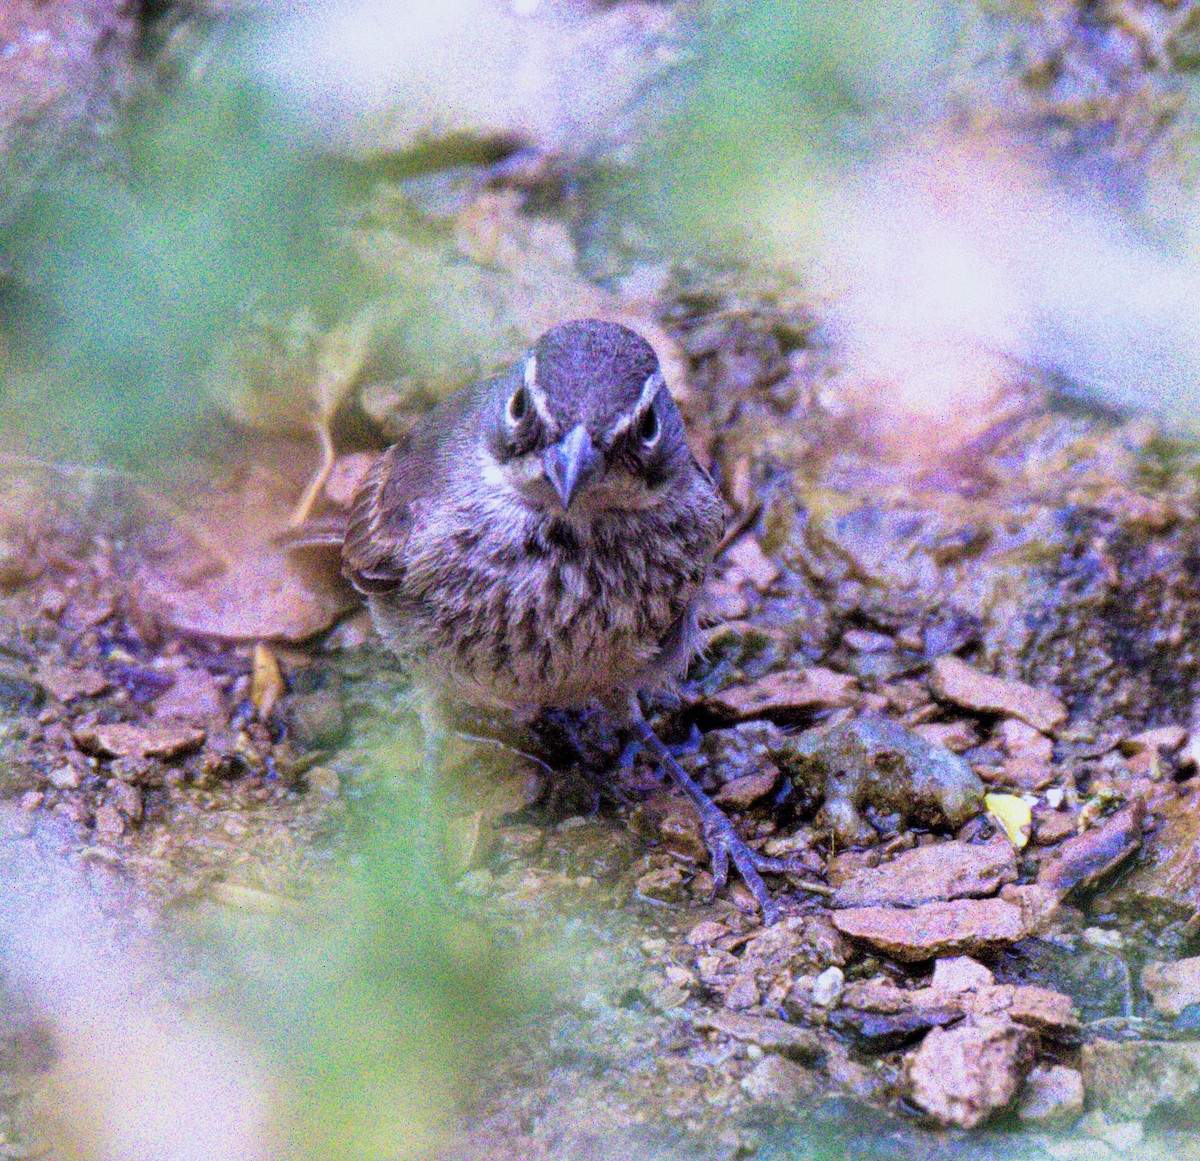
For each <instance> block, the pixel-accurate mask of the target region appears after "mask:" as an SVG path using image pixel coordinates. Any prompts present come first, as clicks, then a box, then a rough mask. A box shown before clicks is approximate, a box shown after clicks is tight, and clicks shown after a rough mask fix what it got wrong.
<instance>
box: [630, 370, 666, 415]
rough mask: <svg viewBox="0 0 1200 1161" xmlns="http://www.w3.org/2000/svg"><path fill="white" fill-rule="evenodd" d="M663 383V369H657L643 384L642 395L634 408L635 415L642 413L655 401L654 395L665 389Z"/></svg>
mask: <svg viewBox="0 0 1200 1161" xmlns="http://www.w3.org/2000/svg"><path fill="white" fill-rule="evenodd" d="M663 384H664V379H663V377H662V372H661V371H655V372H654V374H652V375H651V376H650V377H649V378H648V379H647V380H646V382H645V383H643V384H642V395H641V398H640V399H638V402H637V406H636V407H635V408H634V409H633V413H634V415H641V414H642V413H643V412H644V411H645V410H646V408H648V407H649V406H650V404H651V403H653V402H654V397H655V396H656V395H657V394H658V393H659V392H660V391H661V390H662V389H663Z"/></svg>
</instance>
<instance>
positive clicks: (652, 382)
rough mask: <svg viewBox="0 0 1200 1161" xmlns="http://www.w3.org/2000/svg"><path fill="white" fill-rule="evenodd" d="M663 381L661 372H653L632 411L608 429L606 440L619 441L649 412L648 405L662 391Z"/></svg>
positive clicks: (643, 385)
mask: <svg viewBox="0 0 1200 1161" xmlns="http://www.w3.org/2000/svg"><path fill="white" fill-rule="evenodd" d="M664 383H665V380H664V379H663V377H662V372H660V371H655V372H654V374H652V375H651V376H650V377H649V378H648V379H647V380H646V382H645V383H643V384H642V393H641V395H640V396H639V397H638V401H637V403H636V404H635V406H634V408H633V410H632V411H630V412H627V413H626V414H625V415H622V416H621V418H620V419H618V420H617V422H616V423H614V424H613V425H612V427H610V428H609V429H608V438H609V439H610V440H613V439H619V438H620V437H621V436H623V435H624V434H625V433H626V432H627V431H628V430H629V429H630V428H631V427H632V426H633V425H634V424H635V423H636V422H637V421H638V420H639V419H641V418H642V416H643V415H645V414H646V412H647V411H648V410H649V408H650V405H651V404H652V403H653V402H654V400H655V397H656V396H657V395H658V393H659V392H660V391H661V390H662V389H663V386H664Z"/></svg>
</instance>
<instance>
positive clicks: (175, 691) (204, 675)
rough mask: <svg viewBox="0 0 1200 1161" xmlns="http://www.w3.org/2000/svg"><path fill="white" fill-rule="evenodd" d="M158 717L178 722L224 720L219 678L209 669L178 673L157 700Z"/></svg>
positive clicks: (186, 668) (223, 702) (181, 670)
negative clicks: (175, 719) (174, 719)
mask: <svg viewBox="0 0 1200 1161" xmlns="http://www.w3.org/2000/svg"><path fill="white" fill-rule="evenodd" d="M154 716H155V717H156V718H178V719H179V720H181V721H183V720H189V721H196V720H205V719H208V718H220V719H222V720H223V719H224V718H225V717H226V716H227V715H226V712H225V701H224V698H223V696H222V694H221V689H220V687H219V686H218V685H217V682H216V679H215V678H214V677H213V675H212V674H211V673H209V672H208V670H206V669H198V668H195V667H193V666H190V665H189V666H184V667H183V668H182V669H180V670H178V671H177V672H176V673H175V676H174V681H173V682H172V683H171V687H170V688H169V689H167V690H166V691H165V692H164V693H162V694H160V695H159V696H158V697H157V698H155V699H154Z"/></svg>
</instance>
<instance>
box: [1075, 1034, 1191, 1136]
mask: <svg viewBox="0 0 1200 1161" xmlns="http://www.w3.org/2000/svg"><path fill="white" fill-rule="evenodd" d="M1079 1062H1080V1069H1081V1071H1082V1072H1083V1083H1084V1087H1085V1088H1086V1089H1087V1091H1088V1094H1089V1096H1090V1098H1091V1100H1092V1101H1093V1102H1094V1103H1095V1104H1097V1105H1098V1106H1099V1107H1100V1108H1102V1109H1103V1110H1104V1112H1105V1113H1106V1114H1107V1115H1108V1116H1109V1117H1111V1118H1113V1119H1115V1120H1129V1121H1133V1120H1139V1121H1140V1120H1142V1119H1143V1118H1144V1117H1146V1116H1149V1115H1150V1114H1151V1113H1154V1112H1157V1111H1159V1110H1163V1109H1177V1110H1180V1111H1182V1112H1189V1111H1191V1110H1193V1109H1194V1107H1195V1101H1196V1098H1197V1096H1198V1095H1200V1043H1196V1042H1195V1041H1191V1042H1189V1041H1169V1042H1168V1041H1162V1040H1093V1041H1092V1042H1091V1043H1090V1044H1085V1045H1084V1046H1083V1048H1082V1049H1081V1050H1080V1054H1079Z"/></svg>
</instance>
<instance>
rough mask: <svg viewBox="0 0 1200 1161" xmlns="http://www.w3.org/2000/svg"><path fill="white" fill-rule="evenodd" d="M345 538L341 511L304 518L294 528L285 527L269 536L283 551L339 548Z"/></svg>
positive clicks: (344, 524)
mask: <svg viewBox="0 0 1200 1161" xmlns="http://www.w3.org/2000/svg"><path fill="white" fill-rule="evenodd" d="M345 539H346V517H345V516H344V515H342V514H341V513H338V514H336V515H331V516H316V517H313V518H311V519H308V520H305V521H304V523H303V524H297V525H296V527H295V528H285V529H284V530H283V531H282V532H280V533H278V534H277V535H275V536H273V537H271V540H272V543H274V544H277V545H278V546H279V547H280V548H282V549H283V550H284V551H285V552H295V551H298V550H300V549H305V548H337V549H340V548H341V547H342V544H343V542H344V541H345Z"/></svg>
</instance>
